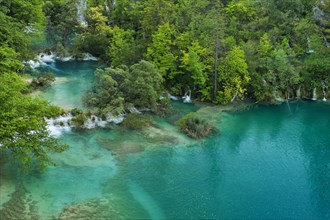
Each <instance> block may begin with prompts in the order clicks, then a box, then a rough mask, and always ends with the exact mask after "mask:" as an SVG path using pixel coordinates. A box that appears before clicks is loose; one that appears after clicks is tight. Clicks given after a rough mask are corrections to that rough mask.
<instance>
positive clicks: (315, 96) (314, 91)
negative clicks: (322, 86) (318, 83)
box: [312, 87, 317, 101]
mask: <svg viewBox="0 0 330 220" xmlns="http://www.w3.org/2000/svg"><path fill="white" fill-rule="evenodd" d="M312 100H313V101H316V100H317V94H316V88H315V87H314V89H313V98H312Z"/></svg>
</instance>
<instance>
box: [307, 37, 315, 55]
mask: <svg viewBox="0 0 330 220" xmlns="http://www.w3.org/2000/svg"><path fill="white" fill-rule="evenodd" d="M307 45H308V51H307V53H308V54H311V53H314V50H312V49H311V47H310V45H311V39H310V38H309V37H307Z"/></svg>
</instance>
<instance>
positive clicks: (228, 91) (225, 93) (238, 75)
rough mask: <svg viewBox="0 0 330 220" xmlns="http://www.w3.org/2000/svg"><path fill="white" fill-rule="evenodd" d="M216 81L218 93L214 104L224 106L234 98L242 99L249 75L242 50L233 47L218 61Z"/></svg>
mask: <svg viewBox="0 0 330 220" xmlns="http://www.w3.org/2000/svg"><path fill="white" fill-rule="evenodd" d="M218 81H219V86H220V91H219V92H218V96H217V98H216V102H218V103H224V104H226V103H228V102H229V101H231V100H234V99H235V98H236V97H238V98H241V97H243V95H244V93H245V92H246V86H247V84H248V83H249V81H250V75H249V72H248V65H247V63H246V60H245V55H244V51H243V50H242V49H240V48H239V47H234V48H233V49H232V50H231V51H229V52H228V54H227V56H226V57H225V58H222V59H221V60H220V66H219V78H218Z"/></svg>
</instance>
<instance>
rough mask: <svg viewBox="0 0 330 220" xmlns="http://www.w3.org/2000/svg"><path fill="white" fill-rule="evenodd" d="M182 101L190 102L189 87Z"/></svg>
mask: <svg viewBox="0 0 330 220" xmlns="http://www.w3.org/2000/svg"><path fill="white" fill-rule="evenodd" d="M182 99H183V102H184V103H191V90H190V89H189V90H188V91H187V92H186V93H185V94H184V96H183V97H182Z"/></svg>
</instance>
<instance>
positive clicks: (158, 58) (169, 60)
mask: <svg viewBox="0 0 330 220" xmlns="http://www.w3.org/2000/svg"><path fill="white" fill-rule="evenodd" d="M174 31H175V30H174V26H173V25H170V24H169V23H165V24H163V25H160V26H159V27H158V30H157V31H156V32H155V33H154V34H153V35H152V43H151V44H150V46H149V47H148V52H147V57H148V58H149V59H150V60H151V61H152V62H153V63H155V64H156V66H157V67H158V69H159V70H160V72H161V74H162V75H163V76H164V77H165V78H170V79H171V78H173V77H174V76H175V75H176V74H177V73H178V72H177V68H176V65H175V61H176V60H177V56H175V54H173V51H172V49H173V47H174V43H173V42H174V39H175V35H174Z"/></svg>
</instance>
